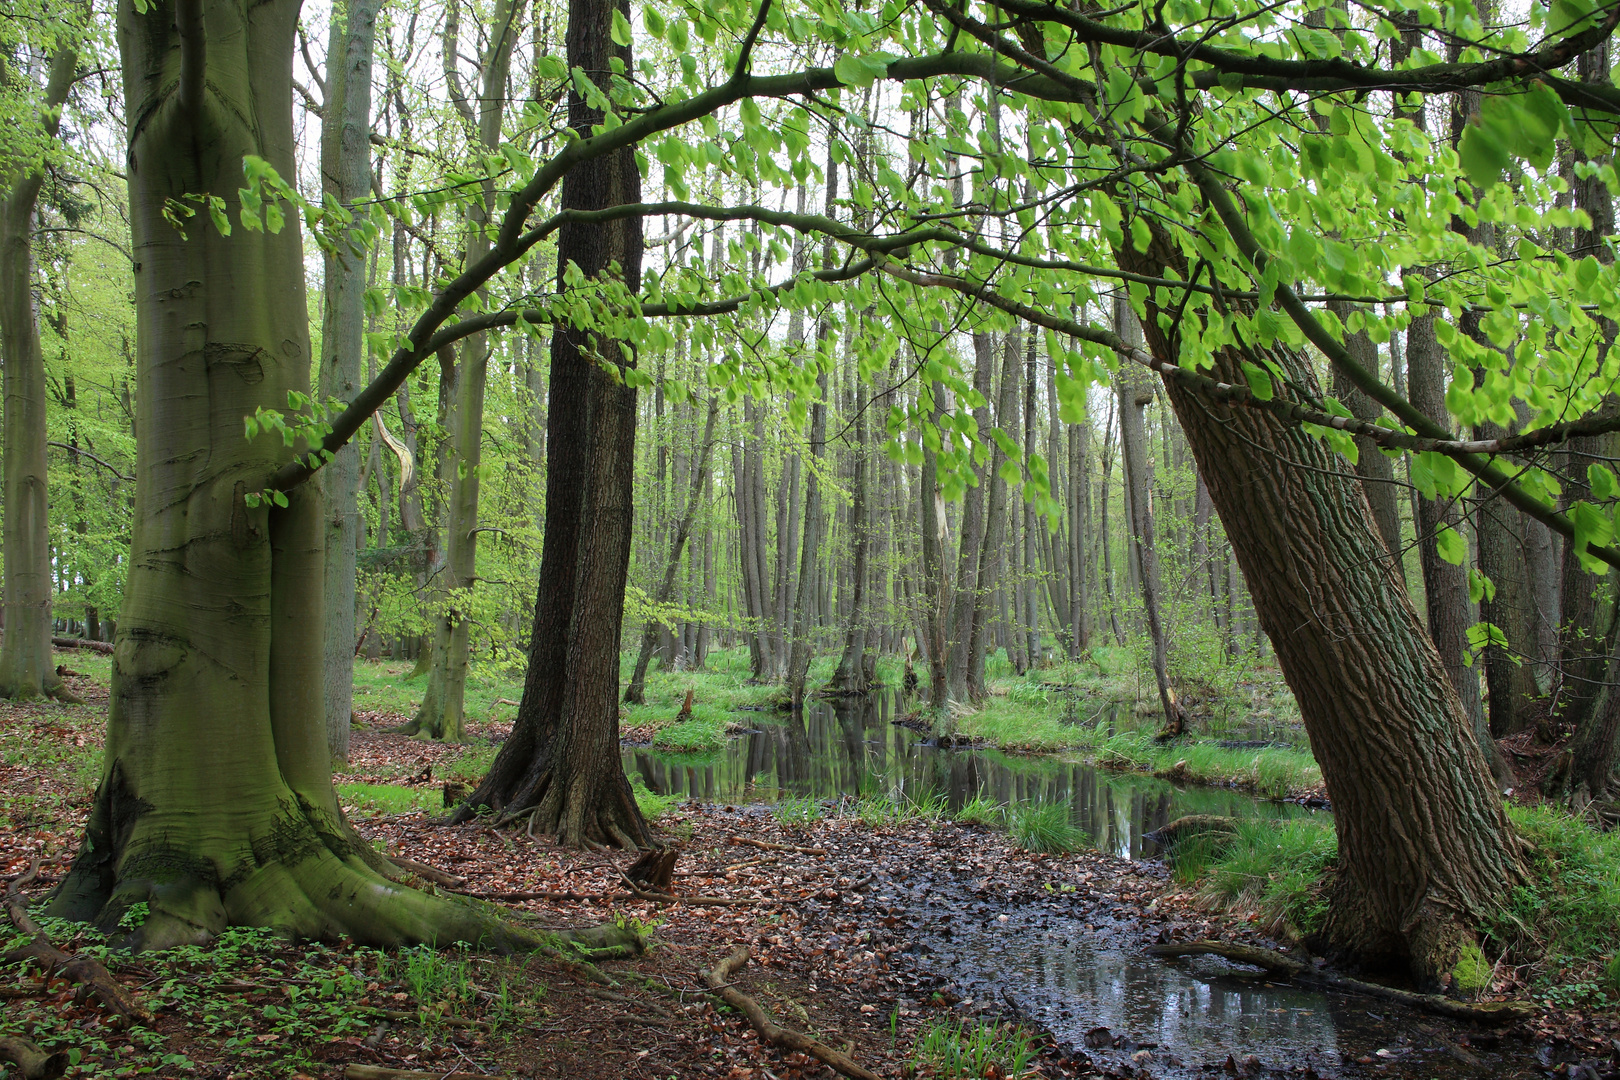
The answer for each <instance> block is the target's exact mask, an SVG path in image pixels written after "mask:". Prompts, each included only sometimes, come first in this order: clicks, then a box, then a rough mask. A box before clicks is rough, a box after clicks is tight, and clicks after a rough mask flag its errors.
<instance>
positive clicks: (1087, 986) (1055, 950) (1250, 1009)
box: [950, 921, 1339, 1060]
mask: <svg viewBox="0 0 1620 1080" xmlns="http://www.w3.org/2000/svg"><path fill="white" fill-rule="evenodd" d="M1009 934H1017V935H1018V937H1017V940H1018V942H1020V943H1021V947H1019V948H1017V949H1014V948H1010V947H1009V941H1008V940H1007V938H1008V935H1009ZM1086 937H1087V934H1086V933H1085V932H1084V928H1083V926H1079V927H1076V926H1074V925H1073V924H1069V923H1067V922H1066V921H1065V922H1064V925H1063V926H1062V928H1061V929H1059V928H1057V927H1054V928H1052V929H1050V930H1048V931H1047V932H1045V933H1040V932H1035V933H1027V934H1024V933H1019V932H1018V931H1016V930H1011V931H1009V930H1003V931H999V932H998V931H996V930H990V929H984V930H980V929H974V930H972V931H970V932H969V933H968V934H967V935H966V940H963V939H962V938H961V937H959V938H958V939H957V941H956V943H955V944H954V945H953V946H952V947H951V950H950V951H951V952H952V953H953V954H955V955H956V956H957V957H958V958H959V959H958V961H957V962H958V963H959V964H960V965H961V966H962V967H964V968H966V969H967V970H964V971H962V973H961V974H962V976H966V981H967V982H969V983H970V984H971V983H972V982H974V981H976V979H983V978H988V979H991V980H993V981H994V982H995V984H996V987H997V989H998V991H999V990H1004V991H1006V992H1007V993H1009V994H1011V995H1012V996H1013V998H1014V999H1015V1000H1017V1001H1018V1002H1019V1004H1020V1005H1022V1006H1023V1007H1025V1008H1030V1009H1035V1010H1038V1011H1039V1012H1040V1014H1041V1018H1042V1019H1043V1020H1044V1021H1045V1022H1047V1023H1048V1024H1050V1025H1051V1026H1052V1029H1053V1032H1054V1034H1056V1035H1057V1036H1058V1038H1059V1039H1066V1040H1068V1041H1072V1042H1076V1043H1078V1042H1079V1041H1080V1040H1081V1038H1082V1037H1083V1035H1084V1033H1085V1032H1086V1031H1087V1030H1089V1029H1090V1028H1092V1027H1095V1026H1097V1025H1099V1024H1100V1025H1103V1026H1105V1027H1108V1028H1111V1029H1112V1030H1113V1031H1114V1032H1115V1033H1116V1034H1126V1035H1129V1036H1130V1037H1131V1038H1132V1039H1135V1040H1136V1041H1138V1042H1156V1043H1159V1044H1160V1045H1161V1046H1164V1047H1166V1048H1169V1049H1173V1050H1174V1051H1175V1052H1176V1053H1177V1054H1179V1055H1181V1056H1183V1057H1191V1056H1192V1055H1201V1054H1203V1053H1205V1052H1207V1053H1208V1054H1209V1056H1210V1057H1211V1058H1221V1057H1224V1056H1225V1055H1226V1054H1228V1053H1236V1054H1238V1055H1239V1056H1241V1055H1243V1054H1246V1053H1260V1054H1261V1056H1262V1058H1264V1056H1265V1051H1266V1050H1267V1049H1268V1048H1279V1047H1287V1048H1289V1049H1291V1050H1298V1049H1301V1048H1310V1049H1313V1050H1316V1051H1318V1052H1321V1053H1325V1054H1328V1055H1336V1054H1337V1052H1338V1050H1337V1047H1338V1042H1339V1035H1338V1025H1337V1023H1336V1019H1337V1017H1336V1016H1335V1011H1336V1010H1335V1009H1334V1007H1333V1006H1334V1004H1335V1003H1334V1002H1331V1001H1329V1000H1328V999H1327V998H1325V997H1322V996H1320V995H1315V994H1309V993H1306V992H1304V991H1301V990H1297V989H1294V988H1291V987H1275V986H1265V987H1261V986H1259V985H1257V986H1255V987H1253V988H1249V987H1244V986H1241V985H1238V984H1236V981H1235V980H1233V979H1230V978H1227V979H1221V980H1218V981H1213V982H1211V981H1205V980H1203V979H1199V978H1196V977H1194V976H1193V975H1192V974H1190V973H1189V972H1188V971H1187V970H1186V969H1184V968H1181V967H1178V966H1175V965H1171V964H1165V963H1155V962H1151V961H1143V960H1140V959H1136V958H1133V957H1130V956H1127V955H1125V954H1123V953H1120V952H1117V951H1113V950H1101V951H1094V950H1092V949H1090V948H1088V947H1087V946H1086V945H1085V944H1084V941H1085V939H1086ZM981 964H982V967H980V966H979V965H981ZM975 969H976V970H975ZM1194 1060H1196V1059H1194Z"/></svg>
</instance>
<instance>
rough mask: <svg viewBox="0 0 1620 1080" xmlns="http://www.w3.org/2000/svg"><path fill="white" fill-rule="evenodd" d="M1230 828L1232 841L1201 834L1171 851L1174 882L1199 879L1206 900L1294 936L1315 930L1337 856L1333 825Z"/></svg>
mask: <svg viewBox="0 0 1620 1080" xmlns="http://www.w3.org/2000/svg"><path fill="white" fill-rule="evenodd" d="M1235 825H1236V832H1235V833H1233V834H1231V835H1227V836H1215V835H1211V834H1205V835H1203V836H1198V837H1193V838H1190V839H1189V840H1187V841H1184V842H1183V843H1180V844H1178V845H1176V850H1175V852H1174V863H1175V870H1176V877H1177V878H1178V879H1179V880H1181V881H1184V882H1186V881H1194V880H1200V879H1202V880H1203V882H1204V884H1203V887H1202V890H1201V891H1202V893H1203V894H1204V895H1205V896H1206V897H1208V898H1210V899H1212V900H1214V901H1216V902H1218V903H1220V904H1222V905H1224V906H1226V907H1229V908H1232V909H1237V910H1247V911H1254V912H1256V913H1258V914H1259V915H1260V916H1261V917H1262V918H1264V919H1267V920H1268V921H1270V922H1271V923H1272V924H1273V925H1274V926H1277V927H1279V928H1285V927H1287V928H1292V930H1293V932H1294V933H1295V934H1309V933H1311V932H1312V931H1314V930H1316V929H1317V928H1318V927H1320V926H1321V923H1322V918H1323V916H1325V915H1326V914H1327V900H1326V898H1325V896H1324V888H1325V884H1326V880H1327V876H1328V873H1329V871H1330V869H1331V867H1332V866H1333V864H1334V862H1335V860H1336V859H1337V858H1338V854H1339V840H1338V836H1337V835H1336V834H1335V833H1334V831H1333V823H1332V821H1331V820H1329V819H1327V818H1295V819H1292V820H1286V821H1264V820H1251V819H1239V820H1237V821H1236V822H1235Z"/></svg>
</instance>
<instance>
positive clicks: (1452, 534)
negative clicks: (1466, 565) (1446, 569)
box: [1434, 525, 1468, 566]
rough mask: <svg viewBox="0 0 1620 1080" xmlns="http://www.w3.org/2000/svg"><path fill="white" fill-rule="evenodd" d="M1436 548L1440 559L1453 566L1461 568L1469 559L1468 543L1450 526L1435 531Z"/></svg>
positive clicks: (1443, 526)
mask: <svg viewBox="0 0 1620 1080" xmlns="http://www.w3.org/2000/svg"><path fill="white" fill-rule="evenodd" d="M1434 546H1435V550H1436V551H1438V552H1439V554H1440V557H1441V558H1442V559H1444V560H1446V562H1448V563H1450V564H1451V565H1453V566H1461V565H1462V564H1463V560H1464V559H1466V558H1468V541H1467V540H1464V539H1463V536H1462V533H1460V532H1458V531H1457V530H1456V529H1453V528H1452V527H1451V526H1450V525H1442V526H1440V528H1439V529H1437V530H1436V531H1435V534H1434Z"/></svg>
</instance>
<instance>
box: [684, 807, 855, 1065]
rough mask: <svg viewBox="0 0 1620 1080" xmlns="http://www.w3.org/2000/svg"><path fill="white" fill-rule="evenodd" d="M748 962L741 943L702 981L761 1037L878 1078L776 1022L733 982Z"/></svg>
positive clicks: (708, 972)
mask: <svg viewBox="0 0 1620 1080" xmlns="http://www.w3.org/2000/svg"><path fill="white" fill-rule="evenodd" d="M733 839H735V838H733ZM746 963H748V946H746V945H739V946H738V947H737V951H736V952H734V953H732V954H731V955H730V956H728V957H726V958H725V959H724V960H722V961H720V963H719V964H717V965H715V969H714V970H713V971H705V972H704V973H703V981H704V982H705V983H707V984H708V987H709V990H710V991H711V992H712V993H713V994H714V995H715V996H716V997H718V998H719V999H720V1000H721V1001H724V1002H725V1003H726V1004H727V1005H730V1006H731V1007H732V1008H734V1009H736V1010H737V1011H738V1012H741V1013H742V1014H743V1015H744V1016H746V1017H748V1023H749V1024H751V1025H752V1026H753V1028H754V1030H755V1031H757V1032H759V1037H760V1038H761V1039H764V1040H765V1041H766V1042H768V1043H771V1044H773V1045H775V1046H782V1047H786V1048H787V1049H789V1050H797V1051H799V1052H800V1053H801V1054H809V1055H810V1056H811V1057H813V1058H815V1059H816V1060H817V1061H820V1062H821V1063H823V1064H824V1065H827V1066H829V1067H831V1068H833V1069H836V1070H837V1071H838V1072H841V1073H843V1074H844V1075H845V1076H850V1077H854V1080H878V1075H877V1073H875V1072H872V1071H871V1070H870V1069H866V1068H863V1067H862V1066H860V1065H857V1064H856V1063H855V1062H854V1061H851V1060H850V1059H849V1058H848V1057H846V1056H845V1055H843V1054H841V1053H839V1052H838V1051H837V1050H834V1049H833V1048H832V1047H830V1046H824V1045H823V1044H821V1043H819V1042H817V1041H816V1040H814V1039H812V1038H811V1037H810V1036H808V1035H806V1034H804V1033H803V1032H799V1031H794V1030H793V1029H792V1028H785V1027H781V1026H779V1025H777V1024H776V1023H775V1022H773V1021H772V1020H771V1018H770V1017H769V1016H767V1015H766V1013H765V1010H764V1009H762V1008H760V1006H759V1002H757V1001H755V1000H754V999H753V998H751V997H749V996H748V995H747V994H744V993H742V992H741V991H739V990H737V989H736V988H735V987H733V986H732V985H731V984H730V980H731V977H732V975H734V974H736V972H737V971H738V970H739V969H740V968H741V967H742V966H743V965H744V964H746Z"/></svg>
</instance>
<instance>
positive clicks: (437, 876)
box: [388, 856, 467, 889]
mask: <svg viewBox="0 0 1620 1080" xmlns="http://www.w3.org/2000/svg"><path fill="white" fill-rule="evenodd" d="M388 861H389V862H391V863H393V864H394V865H395V866H397V867H399V868H400V869H401V870H408V871H410V872H411V873H413V874H415V875H416V876H417V877H419V878H423V879H425V880H427V881H431V882H433V883H434V884H435V885H443V886H444V887H445V888H447V889H455V888H459V887H460V886H462V885H465V884H467V879H466V878H464V877H456V875H454V874H449V873H446V872H445V871H443V870H440V869H438V868H437V867H433V866H429V865H428V864H427V863H420V862H417V861H416V860H415V859H402V858H399V857H397V856H392V857H390V858H389V860H388Z"/></svg>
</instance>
